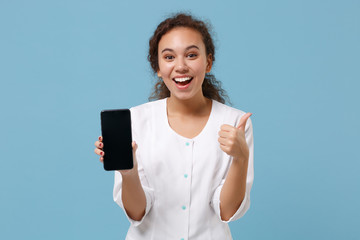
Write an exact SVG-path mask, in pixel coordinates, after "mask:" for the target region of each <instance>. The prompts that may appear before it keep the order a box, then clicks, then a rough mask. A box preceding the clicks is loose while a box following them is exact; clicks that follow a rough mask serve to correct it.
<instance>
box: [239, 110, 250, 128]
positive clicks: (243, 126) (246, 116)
mask: <svg viewBox="0 0 360 240" xmlns="http://www.w3.org/2000/svg"><path fill="white" fill-rule="evenodd" d="M251 115H252V113H245V114H244V115H243V116H242V117H241V119H240V123H239V125H238V126H237V128H239V129H242V130H245V125H246V121H247V120H248V119H249V117H250V116H251Z"/></svg>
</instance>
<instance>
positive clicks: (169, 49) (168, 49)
mask: <svg viewBox="0 0 360 240" xmlns="http://www.w3.org/2000/svg"><path fill="white" fill-rule="evenodd" d="M191 48H196V49H198V50H200V49H199V47H198V46H196V45H190V46H188V47H187V48H185V51H187V50H189V49H191ZM165 51H170V52H174V50H173V49H171V48H165V49H164V50H162V51H161V53H163V52H165Z"/></svg>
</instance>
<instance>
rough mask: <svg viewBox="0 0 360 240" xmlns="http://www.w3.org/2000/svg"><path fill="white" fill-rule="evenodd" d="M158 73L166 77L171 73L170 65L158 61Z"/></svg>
mask: <svg viewBox="0 0 360 240" xmlns="http://www.w3.org/2000/svg"><path fill="white" fill-rule="evenodd" d="M159 69H160V70H159V73H160V74H161V75H162V76H163V77H168V76H169V75H170V73H171V69H172V68H171V66H170V65H169V64H168V63H159Z"/></svg>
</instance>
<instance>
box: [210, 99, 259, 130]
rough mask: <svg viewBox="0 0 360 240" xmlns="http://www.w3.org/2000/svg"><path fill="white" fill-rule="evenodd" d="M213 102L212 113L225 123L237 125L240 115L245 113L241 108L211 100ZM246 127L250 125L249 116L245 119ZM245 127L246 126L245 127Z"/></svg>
mask: <svg viewBox="0 0 360 240" xmlns="http://www.w3.org/2000/svg"><path fill="white" fill-rule="evenodd" d="M213 104H214V108H213V109H214V113H215V115H216V116H217V117H218V118H221V119H222V122H224V123H226V124H230V125H233V126H237V125H238V124H239V122H240V119H241V117H242V116H243V115H244V114H245V113H246V112H245V111H243V110H240V109H237V108H234V107H231V106H228V105H225V104H223V103H220V102H218V101H216V100H213ZM246 125H247V127H249V126H250V125H252V123H251V120H250V118H249V119H248V121H247V124H246ZM247 127H246V128H247Z"/></svg>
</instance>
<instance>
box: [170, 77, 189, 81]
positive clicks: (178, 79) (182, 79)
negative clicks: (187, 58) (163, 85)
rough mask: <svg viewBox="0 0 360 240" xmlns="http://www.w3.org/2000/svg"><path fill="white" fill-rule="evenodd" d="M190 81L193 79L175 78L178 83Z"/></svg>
mask: <svg viewBox="0 0 360 240" xmlns="http://www.w3.org/2000/svg"><path fill="white" fill-rule="evenodd" d="M190 79H191V77H184V78H174V80H175V81H177V82H185V81H188V80H190Z"/></svg>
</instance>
